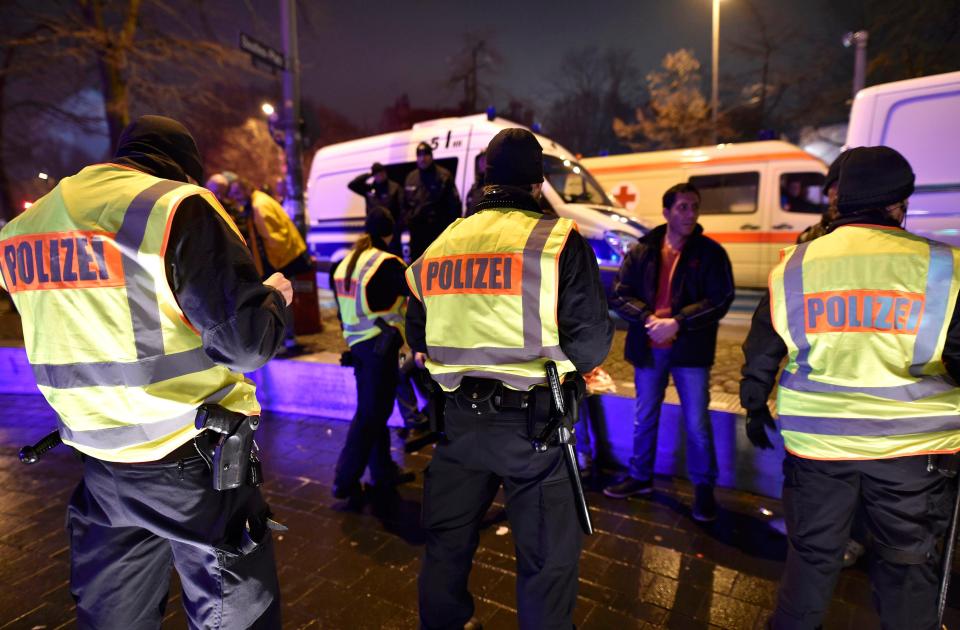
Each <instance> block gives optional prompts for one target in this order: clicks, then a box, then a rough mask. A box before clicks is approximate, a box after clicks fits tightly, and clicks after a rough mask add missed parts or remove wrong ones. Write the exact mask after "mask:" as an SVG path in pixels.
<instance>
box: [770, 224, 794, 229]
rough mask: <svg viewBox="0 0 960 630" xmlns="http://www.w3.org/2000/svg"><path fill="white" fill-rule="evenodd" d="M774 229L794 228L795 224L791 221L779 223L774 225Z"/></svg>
mask: <svg viewBox="0 0 960 630" xmlns="http://www.w3.org/2000/svg"><path fill="white" fill-rule="evenodd" d="M773 229H775V230H792V229H793V226H792V225H790V224H789V223H777V224H776V225H775V226H773Z"/></svg>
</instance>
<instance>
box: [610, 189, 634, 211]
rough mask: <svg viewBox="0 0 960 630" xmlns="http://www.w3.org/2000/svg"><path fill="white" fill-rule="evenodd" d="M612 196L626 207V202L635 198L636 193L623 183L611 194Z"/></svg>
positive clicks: (631, 201)
mask: <svg viewBox="0 0 960 630" xmlns="http://www.w3.org/2000/svg"><path fill="white" fill-rule="evenodd" d="M613 198H614V199H616V200H617V202H618V203H619V204H620V205H621V206H623V207H624V208H626V207H628V206H627V204H629V203H633V202H634V201H636V200H637V195H636V194H634V193H632V192H630V188H629V187H628V186H627V185H626V184H623V185H621V186H620V189H619V190H618V191H617V192H616V194H614V195H613Z"/></svg>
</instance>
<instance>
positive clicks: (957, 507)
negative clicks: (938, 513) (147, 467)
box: [937, 476, 960, 628]
mask: <svg viewBox="0 0 960 630" xmlns="http://www.w3.org/2000/svg"><path fill="white" fill-rule="evenodd" d="M956 479H957V483H956V484H955V487H954V492H955V493H956V495H955V496H954V498H953V518H951V519H950V532H949V534H948V535H947V536H948V537H947V547H946V549H945V550H944V553H943V578H942V579H941V580H940V598H939V601H938V602H937V627H938V628H942V627H943V609H944V608H945V607H946V605H947V591H948V590H949V589H950V573H951V571H952V569H953V547H954V543H955V542H956V540H957V517H958V514H960V476H958V477H957V478H956Z"/></svg>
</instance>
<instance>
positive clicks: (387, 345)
mask: <svg viewBox="0 0 960 630" xmlns="http://www.w3.org/2000/svg"><path fill="white" fill-rule="evenodd" d="M373 323H374V324H376V326H377V328H379V329H380V334H379V335H377V336H376V337H374V342H373V353H374V354H375V355H377V356H378V357H385V356H387V355H389V354H390V352H391V351H394V352H395V351H397V350H399V349H400V346H402V345H403V342H402V341H401V339H400V331H399V330H397V327H396V326H391V325H390V324H388V323H387V322H385V321H383V318H382V317H378V318H377V319H376V320H374V322H373Z"/></svg>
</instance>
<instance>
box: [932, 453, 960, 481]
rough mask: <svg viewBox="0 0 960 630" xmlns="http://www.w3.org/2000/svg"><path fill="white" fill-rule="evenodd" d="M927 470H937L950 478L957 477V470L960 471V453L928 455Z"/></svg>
mask: <svg viewBox="0 0 960 630" xmlns="http://www.w3.org/2000/svg"><path fill="white" fill-rule="evenodd" d="M927 470H928V471H930V472H933V471H934V470H936V471H937V472H939V473H940V474H941V475H943V476H944V477H947V478H948V479H952V478H954V477H956V476H957V472H958V471H960V453H943V454H940V455H927Z"/></svg>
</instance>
